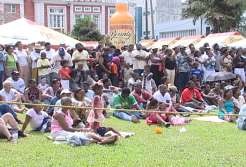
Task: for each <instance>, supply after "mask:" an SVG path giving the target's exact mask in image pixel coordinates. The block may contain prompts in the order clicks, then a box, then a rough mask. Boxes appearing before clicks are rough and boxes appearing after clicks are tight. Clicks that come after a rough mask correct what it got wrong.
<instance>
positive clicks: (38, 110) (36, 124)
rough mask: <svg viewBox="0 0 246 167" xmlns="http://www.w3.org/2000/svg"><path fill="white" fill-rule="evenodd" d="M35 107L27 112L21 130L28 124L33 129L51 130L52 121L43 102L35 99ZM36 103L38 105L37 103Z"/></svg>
mask: <svg viewBox="0 0 246 167" xmlns="http://www.w3.org/2000/svg"><path fill="white" fill-rule="evenodd" d="M33 104H34V105H33V107H32V108H31V109H29V110H28V111H27V113H26V118H25V122H24V124H23V126H22V129H21V131H22V132H24V131H25V129H26V127H27V126H28V124H29V123H30V126H31V128H32V130H33V131H41V132H50V121H51V118H50V117H49V115H48V114H47V113H46V112H44V111H43V110H42V109H43V107H42V106H40V104H41V102H40V101H38V100H34V102H33ZM35 104H36V105H35Z"/></svg>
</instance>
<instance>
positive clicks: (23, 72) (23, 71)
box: [15, 41, 30, 85]
mask: <svg viewBox="0 0 246 167" xmlns="http://www.w3.org/2000/svg"><path fill="white" fill-rule="evenodd" d="M15 46H16V50H15V54H16V58H17V62H18V64H19V67H20V77H21V78H22V79H24V81H25V84H26V85H27V83H28V81H29V74H30V71H29V60H28V56H27V52H26V51H25V50H24V49H23V45H22V43H21V42H20V41H18V42H16V44H15Z"/></svg>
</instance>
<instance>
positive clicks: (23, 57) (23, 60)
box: [15, 49, 28, 66]
mask: <svg viewBox="0 0 246 167" xmlns="http://www.w3.org/2000/svg"><path fill="white" fill-rule="evenodd" d="M15 54H16V58H17V62H18V64H19V65H20V66H28V56H27V53H26V51H25V50H21V51H20V50H18V49H17V50H16V51H15Z"/></svg>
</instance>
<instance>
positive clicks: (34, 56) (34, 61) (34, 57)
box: [31, 51, 40, 69]
mask: <svg viewBox="0 0 246 167" xmlns="http://www.w3.org/2000/svg"><path fill="white" fill-rule="evenodd" d="M39 58H40V53H37V52H35V51H32V53H31V59H32V69H34V68H37V61H38V59H39Z"/></svg>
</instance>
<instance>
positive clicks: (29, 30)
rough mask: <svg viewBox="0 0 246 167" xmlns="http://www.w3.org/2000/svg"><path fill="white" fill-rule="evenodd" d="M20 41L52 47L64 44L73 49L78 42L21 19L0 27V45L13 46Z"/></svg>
mask: <svg viewBox="0 0 246 167" xmlns="http://www.w3.org/2000/svg"><path fill="white" fill-rule="evenodd" d="M17 41H21V42H23V43H24V44H29V43H32V42H39V41H45V42H50V43H51V44H52V45H59V44H60V43H65V44H66V45H69V46H72V47H74V45H75V44H76V43H79V42H80V41H78V40H76V39H73V38H71V37H69V36H67V35H65V34H62V33H59V32H57V31H55V30H52V29H50V28H47V27H45V26H42V25H38V24H36V23H35V22H32V21H30V20H27V19H25V18H21V19H18V20H15V21H12V22H10V23H7V24H3V25H1V26H0V43H1V44H10V43H11V44H13V43H15V42H17Z"/></svg>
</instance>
